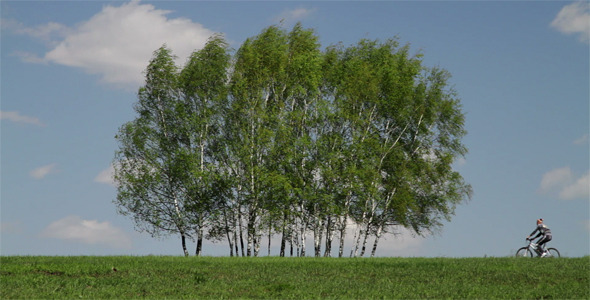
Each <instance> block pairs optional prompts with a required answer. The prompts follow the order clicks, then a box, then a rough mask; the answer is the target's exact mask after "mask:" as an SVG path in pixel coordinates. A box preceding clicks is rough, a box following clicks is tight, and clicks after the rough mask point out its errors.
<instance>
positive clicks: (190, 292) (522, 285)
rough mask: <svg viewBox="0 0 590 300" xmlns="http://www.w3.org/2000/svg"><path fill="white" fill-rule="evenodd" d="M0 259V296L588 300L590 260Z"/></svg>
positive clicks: (65, 297) (40, 297) (0, 297)
mask: <svg viewBox="0 0 590 300" xmlns="http://www.w3.org/2000/svg"><path fill="white" fill-rule="evenodd" d="M0 259H1V263H2V265H1V269H0V285H1V286H2V289H0V299H47V298H52V299H55V298H57V299H72V298H92V299H102V298H115V299H129V298H148V299H162V298H173V299H180V298H186V299H210V298H215V299H219V298H232V299H234V298H244V299H250V298H258V299H260V298H263V299H374V298H385V299H427V298H436V299H548V298H557V299H588V297H590V257H582V258H560V259H517V258H459V259H453V258H371V259H359V258H357V259H329V258H273V257H268V258H229V257H225V258H221V257H200V258H183V257H155V256H153V257H1V258H0Z"/></svg>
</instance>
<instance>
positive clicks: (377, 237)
mask: <svg viewBox="0 0 590 300" xmlns="http://www.w3.org/2000/svg"><path fill="white" fill-rule="evenodd" d="M382 231H383V226H382V225H379V228H377V234H375V242H374V243H373V250H372V251H371V257H375V252H377V243H379V239H380V238H381V232H382Z"/></svg>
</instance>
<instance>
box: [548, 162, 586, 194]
mask: <svg viewBox="0 0 590 300" xmlns="http://www.w3.org/2000/svg"><path fill="white" fill-rule="evenodd" d="M589 190H590V175H589V173H588V172H587V173H586V174H584V175H582V176H581V177H579V178H576V176H574V174H573V172H572V170H571V168H570V167H564V168H559V169H555V170H552V171H549V172H547V173H545V175H543V179H542V180H541V186H540V192H541V193H544V194H557V196H558V197H559V199H562V200H572V199H588V197H590V192H589Z"/></svg>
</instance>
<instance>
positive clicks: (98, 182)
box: [0, 1, 590, 257]
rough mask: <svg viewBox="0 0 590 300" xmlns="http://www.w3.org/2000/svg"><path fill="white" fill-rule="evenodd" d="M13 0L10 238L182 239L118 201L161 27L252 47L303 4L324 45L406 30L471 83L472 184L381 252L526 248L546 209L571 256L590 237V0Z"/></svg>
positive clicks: (6, 221) (169, 242)
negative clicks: (424, 229)
mask: <svg viewBox="0 0 590 300" xmlns="http://www.w3.org/2000/svg"><path fill="white" fill-rule="evenodd" d="M0 5H1V21H2V31H1V106H0V110H1V114H0V117H1V194H0V196H1V202H0V204H1V244H0V253H1V254H2V255H114V254H122V255H146V254H156V255H182V249H181V247H180V240H179V238H178V237H176V236H171V237H169V238H163V239H153V238H151V237H150V236H149V235H147V234H144V233H139V232H136V231H135V230H134V226H133V223H132V222H131V220H130V219H128V218H126V217H123V216H121V215H118V214H117V213H116V208H115V206H114V205H113V204H112V200H113V199H114V198H115V196H116V188H115V187H114V186H113V184H112V181H111V180H110V175H109V174H110V169H111V167H110V163H111V161H112V159H113V154H114V151H115V149H116V147H117V144H116V141H115V139H114V136H115V134H116V132H117V129H118V128H119V126H121V125H122V124H123V123H124V122H127V121H130V120H132V119H133V118H134V117H135V115H134V112H133V104H134V103H135V102H136V100H137V98H136V91H137V89H138V87H139V86H140V85H141V83H142V79H143V78H142V70H143V69H144V68H145V67H146V65H147V62H148V60H149V59H150V57H151V54H152V52H153V51H154V50H156V49H157V48H158V47H160V46H161V45H162V44H163V43H166V44H167V45H168V46H169V47H170V48H171V49H172V50H173V51H174V53H175V54H176V55H177V56H178V57H179V58H178V64H179V65H182V64H183V63H184V61H185V60H186V58H187V57H188V55H189V54H190V53H191V52H192V51H193V50H195V49H199V48H200V47H202V46H203V45H204V43H205V41H206V40H207V38H208V37H209V36H210V35H211V34H213V33H216V32H218V33H223V34H224V35H225V37H226V39H227V40H228V41H229V42H230V44H231V46H232V47H233V48H234V49H237V48H238V47H239V46H240V44H241V43H242V42H243V41H244V40H245V39H246V38H248V37H252V36H255V35H257V34H258V33H260V32H261V30H262V29H263V28H265V27H267V26H270V25H274V24H278V23H279V22H282V23H283V24H284V26H285V28H287V29H290V28H291V26H293V24H295V22H297V21H301V22H302V24H303V26H304V27H306V28H313V29H315V30H316V33H317V35H318V36H319V37H320V42H321V44H322V46H323V47H327V46H329V45H332V44H336V43H338V42H342V43H343V44H344V45H350V44H353V43H356V42H357V41H359V40H360V39H362V38H369V39H381V40H385V39H388V38H391V37H394V36H398V37H399V39H400V41H401V42H402V43H409V44H410V45H411V49H412V51H413V52H414V53H422V54H423V55H424V64H425V65H426V66H440V67H442V68H445V69H447V70H448V71H449V72H450V73H451V74H452V75H453V78H452V80H451V83H452V85H453V86H454V88H455V89H456V90H457V91H458V93H459V96H460V98H461V99H462V104H463V110H464V112H465V114H466V129H467V130H468V132H469V133H468V135H467V136H466V137H465V138H464V140H463V141H464V143H465V145H466V146H467V147H468V148H469V154H468V155H467V156H466V157H465V159H462V160H461V161H460V162H459V163H457V164H456V165H455V168H456V169H457V170H458V171H459V172H461V174H462V175H463V176H464V178H465V180H466V181H467V182H468V183H470V184H471V185H472V187H473V190H474V195H473V198H472V199H471V201H469V202H466V203H464V204H462V205H460V206H458V207H457V209H456V214H455V216H454V217H453V219H452V220H451V221H450V222H448V223H445V226H444V227H443V228H442V229H441V230H440V232H438V233H436V234H435V235H431V236H426V237H413V236H412V235H411V234H409V233H408V232H405V231H401V233H400V234H399V235H398V236H395V237H394V236H389V237H387V238H386V239H385V240H382V241H381V242H380V246H379V249H378V253H377V254H378V255H379V256H429V257H431V256H445V257H465V256H475V257H477V256H484V255H487V256H506V255H511V254H512V253H514V252H515V250H516V249H517V248H519V247H521V246H522V245H524V238H525V237H526V236H527V235H528V234H529V233H530V232H531V231H532V230H533V229H534V226H535V220H536V219H538V218H543V219H545V222H546V224H547V225H548V226H549V227H550V228H551V229H552V231H553V236H554V238H553V241H552V242H550V245H552V246H554V247H557V248H558V249H560V250H561V252H562V255H567V256H583V255H589V254H590V206H589V204H590V199H589V191H588V190H589V185H590V179H589V142H588V133H589V99H590V96H589V90H590V87H589V82H590V76H589V74H590V72H589V66H590V64H589V57H590V55H589V37H590V4H589V3H588V2H571V1H520V2H517V1H500V2H496V1H464V2H463V1H452V2H448V1H428V2H422V1H417V2H410V1H381V2H369V1H363V2H334V1H325V2H322V1H319V2H318V1H315V2H295V1H293V2H290V1H277V2H265V1H256V2H249V1H219V2H213V1H203V2H198V1H155V2H152V1H141V2H138V1H133V2H122V1H110V2H108V1H107V2H103V1H89V2H86V1H78V2H74V1H43V2H32V1H31V2H20V1H2V2H0ZM281 20H282V21H281ZM275 245H278V244H277V243H275ZM189 247H190V248H189V251H190V252H191V253H193V252H194V247H195V245H194V243H189ZM226 248H227V246H226V245H225V244H224V243H221V244H211V243H209V242H207V243H206V244H205V245H204V249H203V253H204V254H205V255H226V254H227V253H228V250H227V249H226ZM275 250H276V249H273V251H274V252H273V254H275V255H276V254H278V252H277V251H275ZM261 253H266V250H265V249H264V248H263V249H262V251H261Z"/></svg>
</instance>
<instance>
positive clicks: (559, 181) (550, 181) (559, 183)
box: [541, 167, 573, 193]
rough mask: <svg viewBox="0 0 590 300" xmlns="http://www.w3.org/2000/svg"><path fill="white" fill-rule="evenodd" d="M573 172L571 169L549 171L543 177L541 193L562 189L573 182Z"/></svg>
mask: <svg viewBox="0 0 590 300" xmlns="http://www.w3.org/2000/svg"><path fill="white" fill-rule="evenodd" d="M572 178H573V174H572V170H571V169H570V168H569V167H565V168H559V169H555V170H552V171H549V172H547V173H545V175H543V179H542V180H541V191H542V192H544V193H546V192H549V191H550V190H552V189H554V188H560V187H563V186H565V185H567V184H568V183H569V182H571V180H572Z"/></svg>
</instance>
